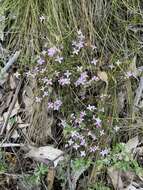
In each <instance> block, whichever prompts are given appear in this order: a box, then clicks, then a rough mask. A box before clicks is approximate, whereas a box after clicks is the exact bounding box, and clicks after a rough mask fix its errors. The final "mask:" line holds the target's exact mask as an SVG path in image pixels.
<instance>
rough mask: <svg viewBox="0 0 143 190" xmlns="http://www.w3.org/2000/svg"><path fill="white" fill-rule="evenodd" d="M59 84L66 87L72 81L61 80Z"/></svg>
mask: <svg viewBox="0 0 143 190" xmlns="http://www.w3.org/2000/svg"><path fill="white" fill-rule="evenodd" d="M58 82H59V84H60V85H62V86H64V85H68V84H70V79H69V78H60V79H59V80H58Z"/></svg>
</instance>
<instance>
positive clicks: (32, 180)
mask: <svg viewBox="0 0 143 190" xmlns="http://www.w3.org/2000/svg"><path fill="white" fill-rule="evenodd" d="M47 172H48V167H47V165H44V164H42V163H41V164H39V165H38V166H37V167H36V168H35V170H34V173H33V175H30V176H26V177H25V178H24V180H25V182H26V183H29V184H33V185H34V184H37V185H38V184H40V182H41V179H42V177H43V176H44V175H45V174H46V173H47Z"/></svg>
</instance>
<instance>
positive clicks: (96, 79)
mask: <svg viewBox="0 0 143 190" xmlns="http://www.w3.org/2000/svg"><path fill="white" fill-rule="evenodd" d="M98 80H99V77H97V76H93V77H92V78H91V81H98Z"/></svg>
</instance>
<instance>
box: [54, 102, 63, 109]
mask: <svg viewBox="0 0 143 190" xmlns="http://www.w3.org/2000/svg"><path fill="white" fill-rule="evenodd" d="M61 105H62V101H61V100H56V101H55V102H54V110H59V109H60V107H61Z"/></svg>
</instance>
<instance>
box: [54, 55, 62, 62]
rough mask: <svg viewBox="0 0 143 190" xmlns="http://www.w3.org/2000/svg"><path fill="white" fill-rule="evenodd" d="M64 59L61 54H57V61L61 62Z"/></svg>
mask: <svg viewBox="0 0 143 190" xmlns="http://www.w3.org/2000/svg"><path fill="white" fill-rule="evenodd" d="M63 60H64V58H63V57H60V56H57V57H56V59H55V61H56V62H59V63H62V61H63Z"/></svg>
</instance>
